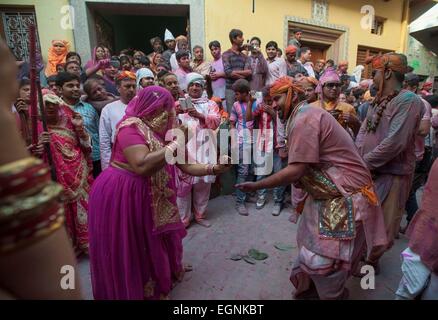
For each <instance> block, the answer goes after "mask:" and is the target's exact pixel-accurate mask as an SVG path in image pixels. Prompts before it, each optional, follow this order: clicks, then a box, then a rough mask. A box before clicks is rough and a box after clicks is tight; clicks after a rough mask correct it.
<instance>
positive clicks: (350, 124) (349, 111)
mask: <svg viewBox="0 0 438 320" xmlns="http://www.w3.org/2000/svg"><path fill="white" fill-rule="evenodd" d="M316 92H317V93H318V94H319V100H317V101H315V102H313V103H312V105H313V106H319V107H321V108H323V109H324V110H326V111H327V112H329V113H330V114H331V115H332V116H334V117H335V119H336V120H338V122H339V123H340V124H341V125H342V126H343V127H344V128H345V130H347V132H348V133H350V135H351V136H352V137H355V136H356V135H357V133H358V131H359V128H360V121H359V119H358V118H357V115H356V111H355V109H354V107H353V106H352V105H351V104H348V103H345V102H342V101H339V96H340V94H341V79H340V78H339V75H338V74H337V73H336V71H335V70H334V69H332V68H328V69H327V70H326V71H324V73H323V74H322V76H321V77H320V79H319V84H318V86H317V88H316Z"/></svg>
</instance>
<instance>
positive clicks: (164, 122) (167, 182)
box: [89, 86, 186, 300]
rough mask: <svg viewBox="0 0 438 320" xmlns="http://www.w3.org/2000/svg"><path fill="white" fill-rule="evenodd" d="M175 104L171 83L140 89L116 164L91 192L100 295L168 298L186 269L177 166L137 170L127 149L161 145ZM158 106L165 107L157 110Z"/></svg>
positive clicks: (122, 128)
mask: <svg viewBox="0 0 438 320" xmlns="http://www.w3.org/2000/svg"><path fill="white" fill-rule="evenodd" d="M173 108H174V101H173V99H172V97H171V95H170V93H168V92H167V91H166V90H165V89H163V88H159V87H155V86H152V87H147V88H144V89H142V90H141V91H140V92H139V93H138V95H137V96H136V97H135V98H134V99H133V100H132V101H131V102H130V103H129V105H128V107H127V109H126V116H125V117H124V118H123V119H122V121H121V122H120V123H119V125H118V129H117V133H116V140H115V144H114V148H113V153H112V155H113V158H112V163H111V166H110V167H109V168H108V169H106V170H105V171H104V172H103V173H102V174H101V175H100V176H99V177H98V178H97V179H96V181H95V183H94V185H93V188H92V190H91V193H90V205H89V217H90V219H89V229H90V267H91V280H92V284H93V294H94V298H95V299H97V300H114V299H122V300H128V299H129V300H143V299H148V300H157V299H165V298H167V297H168V295H169V293H170V291H171V289H172V286H173V284H174V283H175V282H177V281H178V280H180V279H181V277H182V275H183V274H184V268H183V265H182V254H183V247H182V239H183V238H184V236H185V235H186V231H185V229H184V225H183V224H182V222H181V220H180V218H179V214H178V208H177V206H176V186H175V167H174V166H173V165H169V164H166V165H164V166H163V167H162V168H160V169H158V170H157V171H156V172H155V173H154V174H152V175H150V176H142V175H138V174H136V173H135V172H133V170H132V168H131V167H130V166H129V163H128V161H127V159H126V157H125V155H124V152H123V151H124V150H125V149H127V148H129V147H131V146H138V145H146V146H148V148H149V150H150V151H151V152H154V151H158V150H160V149H162V148H163V147H164V142H163V138H164V136H165V132H166V131H167V129H170V128H171V127H172V126H173V124H172V121H171V119H168V118H166V117H161V116H162V115H163V114H164V115H165V114H166V113H168V114H170V113H171V111H172V109H173ZM157 110H160V111H162V112H160V113H159V115H155V112H156V111H157ZM154 115H155V117H154V118H153V116H154ZM142 119H143V120H142ZM146 119H147V120H146ZM147 123H148V124H147ZM156 129H158V130H156ZM161 129H163V130H161Z"/></svg>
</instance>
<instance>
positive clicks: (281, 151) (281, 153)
mask: <svg viewBox="0 0 438 320" xmlns="http://www.w3.org/2000/svg"><path fill="white" fill-rule="evenodd" d="M287 151H288V150H287V148H286V147H282V148H279V149H278V156H279V157H280V158H281V159H287V157H288V152H287Z"/></svg>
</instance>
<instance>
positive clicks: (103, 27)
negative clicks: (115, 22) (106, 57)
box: [94, 12, 115, 54]
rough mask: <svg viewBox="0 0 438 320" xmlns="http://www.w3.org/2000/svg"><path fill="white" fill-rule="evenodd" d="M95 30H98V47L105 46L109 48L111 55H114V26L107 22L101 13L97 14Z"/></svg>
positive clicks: (95, 15)
mask: <svg viewBox="0 0 438 320" xmlns="http://www.w3.org/2000/svg"><path fill="white" fill-rule="evenodd" d="M94 19H95V28H96V40H97V43H96V45H103V46H105V47H107V48H108V49H109V50H110V52H111V54H114V49H115V43H114V38H115V36H114V30H113V26H112V25H111V24H110V23H109V22H108V21H106V20H105V19H104V18H103V17H102V16H101V15H100V14H99V13H97V12H95V14H94Z"/></svg>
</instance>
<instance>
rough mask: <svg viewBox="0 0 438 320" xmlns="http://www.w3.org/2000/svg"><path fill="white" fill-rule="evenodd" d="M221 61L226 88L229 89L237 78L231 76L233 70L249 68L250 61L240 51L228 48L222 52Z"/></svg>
mask: <svg viewBox="0 0 438 320" xmlns="http://www.w3.org/2000/svg"><path fill="white" fill-rule="evenodd" d="M222 61H223V63H224V72H225V74H226V76H227V79H226V80H227V89H231V87H232V86H233V84H234V82H236V80H237V79H232V78H231V73H232V72H233V71H243V70H251V62H250V61H249V59H248V57H247V56H246V55H245V54H243V53H242V52H240V53H236V52H234V51H233V50H231V49H229V50H227V51H225V52H224V53H223V54H222ZM247 80H248V79H247Z"/></svg>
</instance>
